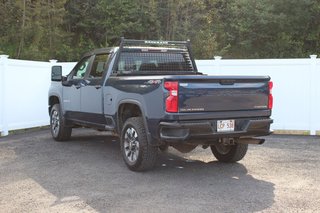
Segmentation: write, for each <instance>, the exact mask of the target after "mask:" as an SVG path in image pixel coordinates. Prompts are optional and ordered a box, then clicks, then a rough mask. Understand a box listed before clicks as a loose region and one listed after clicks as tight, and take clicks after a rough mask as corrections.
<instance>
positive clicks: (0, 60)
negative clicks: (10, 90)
mask: <svg viewBox="0 0 320 213" xmlns="http://www.w3.org/2000/svg"><path fill="white" fill-rule="evenodd" d="M8 58H9V56H8V55H0V79H1V82H0V104H1V112H0V123H1V124H2V129H1V130H0V134H1V136H7V135H8V134H9V130H8V119H7V113H6V112H7V103H6V72H7V69H8Z"/></svg>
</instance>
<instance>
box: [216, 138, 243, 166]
mask: <svg viewBox="0 0 320 213" xmlns="http://www.w3.org/2000/svg"><path fill="white" fill-rule="evenodd" d="M247 150H248V144H240V143H236V144H235V145H224V144H222V143H217V144H215V145H212V146H211V151H212V153H213V155H214V156H215V157H216V158H217V159H218V160H219V161H221V162H226V163H232V162H237V161H240V160H241V159H242V158H244V156H245V155H246V153H247Z"/></svg>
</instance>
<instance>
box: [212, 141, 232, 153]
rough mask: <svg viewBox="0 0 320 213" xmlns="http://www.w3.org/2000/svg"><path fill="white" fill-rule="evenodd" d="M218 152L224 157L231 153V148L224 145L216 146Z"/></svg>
mask: <svg viewBox="0 0 320 213" xmlns="http://www.w3.org/2000/svg"><path fill="white" fill-rule="evenodd" d="M215 147H216V150H217V151H218V152H219V153H220V154H223V155H226V154H228V153H229V152H230V150H231V148H232V147H231V146H230V145H223V144H222V143H219V144H215Z"/></svg>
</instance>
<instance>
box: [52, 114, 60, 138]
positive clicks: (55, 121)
mask: <svg viewBox="0 0 320 213" xmlns="http://www.w3.org/2000/svg"><path fill="white" fill-rule="evenodd" d="M59 128H60V119H59V113H58V112H57V111H56V110H54V111H53V112H52V115H51V130H52V132H53V134H54V135H57V134H58V133H59Z"/></svg>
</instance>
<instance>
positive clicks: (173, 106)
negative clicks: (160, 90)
mask: <svg viewBox="0 0 320 213" xmlns="http://www.w3.org/2000/svg"><path fill="white" fill-rule="evenodd" d="M164 88H165V89H166V90H168V91H169V96H168V97H167V99H166V112H178V99H179V98H178V97H179V96H178V92H179V91H178V89H179V83H178V82H177V81H166V82H164Z"/></svg>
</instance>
